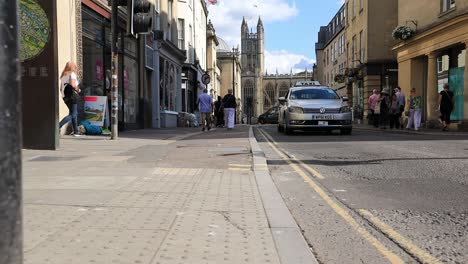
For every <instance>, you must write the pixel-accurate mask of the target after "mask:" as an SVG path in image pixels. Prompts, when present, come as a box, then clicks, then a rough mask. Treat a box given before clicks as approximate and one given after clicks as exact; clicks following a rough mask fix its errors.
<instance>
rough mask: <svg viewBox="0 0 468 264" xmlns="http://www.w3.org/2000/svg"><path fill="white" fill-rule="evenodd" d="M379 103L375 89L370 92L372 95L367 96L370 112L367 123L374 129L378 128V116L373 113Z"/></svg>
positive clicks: (377, 92)
mask: <svg viewBox="0 0 468 264" xmlns="http://www.w3.org/2000/svg"><path fill="white" fill-rule="evenodd" d="M378 101H379V91H378V90H377V89H374V90H372V95H371V96H369V100H368V104H369V111H370V118H369V123H370V124H372V125H373V126H374V127H379V115H378V114H377V113H375V107H376V106H377V102H378Z"/></svg>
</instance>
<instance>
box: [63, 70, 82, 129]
mask: <svg viewBox="0 0 468 264" xmlns="http://www.w3.org/2000/svg"><path fill="white" fill-rule="evenodd" d="M77 71H78V66H77V65H76V63H74V62H71V61H69V62H67V64H66V65H65V68H64V69H63V71H62V74H61V75H60V94H61V95H62V99H63V101H64V102H65V104H66V105H67V107H68V111H69V114H68V115H67V116H66V117H64V118H63V119H62V120H61V121H60V123H59V127H60V128H62V127H63V126H64V125H65V124H67V123H68V122H70V121H71V122H72V125H73V135H74V136H75V137H79V136H81V135H82V134H81V133H80V131H79V130H78V101H79V99H80V95H79V93H80V92H81V90H80V88H79V87H78V85H79V84H80V83H79V81H78V76H77V75H76V72H77Z"/></svg>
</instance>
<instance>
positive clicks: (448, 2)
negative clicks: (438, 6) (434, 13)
mask: <svg viewBox="0 0 468 264" xmlns="http://www.w3.org/2000/svg"><path fill="white" fill-rule="evenodd" d="M452 8H455V0H442V12H446V11H448V10H450V9H452Z"/></svg>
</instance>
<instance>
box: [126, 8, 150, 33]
mask: <svg viewBox="0 0 468 264" xmlns="http://www.w3.org/2000/svg"><path fill="white" fill-rule="evenodd" d="M150 11H151V3H150V2H149V1H148V0H128V2H127V34H131V35H138V34H148V33H150V32H151V27H152V25H153V18H152V16H151V14H150Z"/></svg>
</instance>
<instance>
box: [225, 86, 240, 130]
mask: <svg viewBox="0 0 468 264" xmlns="http://www.w3.org/2000/svg"><path fill="white" fill-rule="evenodd" d="M236 107H237V102H236V97H234V95H233V94H232V89H228V93H227V94H226V95H225V96H224V98H223V108H224V119H225V126H226V127H227V129H228V130H231V129H233V128H234V123H235V116H236Z"/></svg>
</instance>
